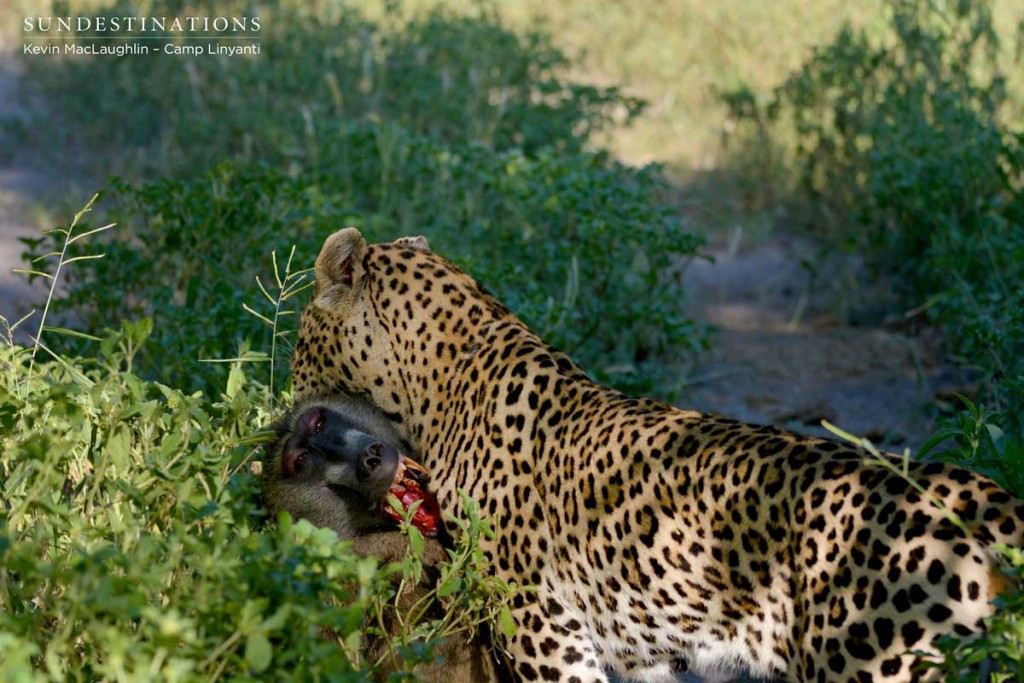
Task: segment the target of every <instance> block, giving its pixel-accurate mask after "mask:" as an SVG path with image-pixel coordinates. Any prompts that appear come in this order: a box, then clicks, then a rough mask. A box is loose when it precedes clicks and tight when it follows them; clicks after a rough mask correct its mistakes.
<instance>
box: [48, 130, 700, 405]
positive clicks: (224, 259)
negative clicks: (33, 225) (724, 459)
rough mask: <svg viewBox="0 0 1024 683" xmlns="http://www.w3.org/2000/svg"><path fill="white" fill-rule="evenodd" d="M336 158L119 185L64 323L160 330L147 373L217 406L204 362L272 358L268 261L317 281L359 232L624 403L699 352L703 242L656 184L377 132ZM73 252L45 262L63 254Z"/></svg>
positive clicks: (556, 156)
mask: <svg viewBox="0 0 1024 683" xmlns="http://www.w3.org/2000/svg"><path fill="white" fill-rule="evenodd" d="M382 137H387V138H388V142H387V145H386V151H384V149H385V146H382V145H381V143H380V140H381V138H382ZM335 144H336V145H337V147H338V149H339V152H338V157H336V158H337V159H338V161H337V164H338V165H337V167H327V168H324V169H322V170H320V172H319V173H318V174H316V175H313V174H305V175H302V176H299V177H295V178H293V177H289V176H285V175H283V174H281V173H280V172H278V171H275V170H273V169H269V168H266V167H262V166H260V167H256V166H243V167H238V166H235V165H231V164H221V165H219V166H218V167H217V168H215V169H213V170H212V171H210V172H209V173H207V174H205V175H204V176H201V177H199V178H196V179H194V180H192V181H189V182H182V181H162V182H156V183H150V184H144V185H141V186H137V187H136V186H130V185H125V184H119V185H118V186H117V187H116V189H115V191H114V192H113V197H112V199H113V202H112V203H111V205H110V208H109V209H108V211H107V217H108V219H109V220H111V221H115V222H116V223H117V226H116V227H115V228H114V229H113V230H111V231H110V232H111V233H112V234H113V239H110V240H109V241H108V242H107V243H106V244H105V245H104V247H103V249H104V251H105V257H104V258H103V259H98V260H94V261H87V262H82V263H79V264H76V266H77V267H76V268H75V269H73V270H71V271H70V272H69V274H68V275H67V278H68V279H67V283H68V284H67V287H66V293H65V295H64V297H63V298H62V299H60V300H58V301H55V302H54V304H53V309H54V310H55V311H56V312H58V313H60V312H68V313H73V314H74V315H75V316H76V317H77V318H78V321H79V324H80V326H81V327H82V329H84V330H85V331H90V332H96V331H98V330H100V329H102V328H103V327H105V326H106V325H108V324H109V321H112V320H121V319H125V318H132V317H140V316H143V315H146V316H152V317H153V318H154V319H155V321H156V326H155V331H154V336H155V339H154V341H156V342H157V343H156V344H153V345H150V346H149V347H147V349H146V350H144V351H143V354H142V355H141V356H140V357H139V359H138V363H137V370H138V371H139V372H142V373H144V374H146V375H147V376H152V377H157V378H159V379H160V380H161V381H163V382H166V383H169V384H171V385H172V386H181V387H189V386H192V387H196V388H205V389H210V388H211V387H213V386H219V385H222V382H223V374H224V372H226V370H225V369H224V367H223V366H220V365H209V364H199V363H198V361H199V359H213V358H228V357H233V356H234V355H235V353H236V350H237V349H238V348H239V347H240V345H241V344H242V343H243V342H244V341H245V340H246V339H250V340H252V341H253V343H254V344H255V345H256V346H257V347H258V348H266V347H268V346H269V343H268V341H269V335H270V332H269V330H267V328H266V327H265V326H263V325H262V324H261V323H260V321H258V320H257V319H256V318H255V317H253V316H251V315H250V314H248V313H247V312H246V311H244V310H243V308H242V302H250V303H252V302H257V301H258V300H259V299H260V296H259V289H258V285H257V283H256V280H255V277H256V276H259V277H260V278H261V281H262V282H274V278H273V272H272V265H271V262H270V253H271V251H272V250H275V249H276V250H277V251H278V253H279V254H282V253H287V250H288V248H289V247H290V245H296V246H297V250H296V253H295V257H294V263H296V264H312V263H313V261H314V259H315V258H316V254H317V252H318V250H319V248H320V246H321V244H322V243H323V239H324V238H325V236H326V235H328V234H330V233H331V232H333V231H334V230H337V229H339V228H341V227H343V226H346V225H356V226H359V227H361V228H362V229H363V230H364V232H366V233H367V235H368V237H370V238H371V239H380V240H389V239H393V238H394V237H396V236H399V235H402V234H420V233H422V234H425V235H426V236H427V237H428V238H429V239H430V241H431V243H432V245H433V247H434V249H436V250H437V251H438V252H439V253H442V254H445V255H446V256H449V257H451V258H453V259H454V260H455V261H456V262H460V263H461V264H462V265H464V266H465V267H466V268H468V269H469V270H470V272H472V273H473V274H474V275H475V276H477V277H478V278H479V279H480V280H481V281H482V282H483V283H484V284H485V285H486V286H488V287H489V288H491V289H492V290H493V291H494V292H495V294H496V295H497V296H498V297H499V298H500V299H502V300H503V301H505V302H506V303H507V304H508V305H509V306H510V307H511V308H512V309H513V310H515V311H516V312H517V313H519V314H520V315H522V316H523V317H524V318H525V319H526V320H527V322H528V323H530V324H531V325H532V326H534V328H535V329H536V330H537V331H538V332H539V333H540V334H541V335H542V336H544V337H545V338H546V339H547V340H549V341H550V342H552V343H554V344H556V345H557V346H559V347H561V348H564V349H565V350H566V351H567V352H568V353H570V354H572V355H573V356H574V357H576V358H577V359H578V360H579V361H580V362H581V363H583V364H584V366H585V367H587V368H589V369H590V370H592V371H593V372H595V373H597V374H598V375H601V376H606V377H612V378H613V379H614V380H617V381H618V383H619V385H620V386H624V387H626V388H638V387H639V388H644V387H647V386H648V384H645V382H646V383H650V382H651V381H652V377H653V376H654V374H653V373H654V372H656V369H655V368H654V363H653V361H654V360H656V359H658V358H664V357H666V356H669V355H673V356H677V355H678V354H680V353H688V352H693V351H694V350H696V348H697V345H698V344H699V340H700V338H701V335H700V333H699V330H698V329H697V328H696V326H695V325H694V324H693V323H692V322H691V321H690V320H689V319H687V318H686V317H685V315H684V313H683V311H682V306H681V305H680V301H679V299H680V290H679V282H678V279H679V275H680V274H681V270H682V265H683V263H684V260H685V259H686V258H688V257H689V256H691V255H692V253H693V252H694V250H695V249H696V246H697V240H696V239H695V238H694V237H693V236H692V235H691V234H689V233H687V232H685V231H684V230H683V229H682V227H681V226H680V225H679V224H678V222H677V221H676V219H675V218H674V217H673V216H672V214H671V212H670V211H669V209H668V208H667V207H665V206H663V205H659V204H658V203H657V201H656V199H657V195H658V193H659V192H660V191H661V189H662V185H661V180H660V178H659V176H658V174H657V171H656V169H654V168H648V169H641V170H633V169H629V168H626V167H623V166H621V165H619V164H616V163H614V162H610V161H608V160H607V159H605V158H604V157H603V156H601V155H594V154H589V153H579V154H573V155H564V154H561V153H559V152H557V151H554V150H546V151H543V152H540V153H539V154H538V155H536V156H534V157H528V156H526V155H525V154H523V153H522V152H520V151H510V152H505V153H495V152H491V151H489V150H486V149H484V148H481V147H474V146H467V147H462V148H457V147H452V146H448V145H445V144H443V143H440V142H438V141H436V140H433V139H425V138H420V137H417V136H414V135H411V134H409V133H408V132H407V131H405V130H404V129H401V128H397V127H388V128H384V127H381V126H373V125H356V126H353V127H352V128H350V129H348V130H346V131H345V133H344V134H343V135H342V136H340V137H339V138H338V139H337V140H336V141H335ZM386 155H387V156H386ZM424 179H429V180H428V181H425V180H424ZM59 238H60V236H59V235H54V236H52V238H51V241H48V242H46V243H45V244H39V245H35V246H36V248H38V249H42V250H45V251H51V250H55V249H56V245H55V244H54V243H53V240H57V239H59ZM90 248H91V247H90ZM72 253H73V254H80V253H82V252H80V251H73V252H72ZM294 308H295V307H294V306H292V307H291V308H290V310H294ZM282 327H284V328H289V327H291V328H294V325H293V324H291V321H290V320H288V321H283V322H282ZM168 350H173V352H171V353H168ZM279 360H280V361H282V362H286V360H287V358H286V355H285V354H281V355H280V356H279ZM644 361H648V362H646V363H645V362H644ZM278 371H279V372H283V373H284V374H286V368H278Z"/></svg>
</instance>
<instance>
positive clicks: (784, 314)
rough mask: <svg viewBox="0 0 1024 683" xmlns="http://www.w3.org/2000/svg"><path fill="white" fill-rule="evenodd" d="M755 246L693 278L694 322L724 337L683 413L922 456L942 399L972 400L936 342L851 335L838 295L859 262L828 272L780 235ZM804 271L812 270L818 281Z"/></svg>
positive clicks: (730, 247) (729, 249) (718, 247)
mask: <svg viewBox="0 0 1024 683" xmlns="http://www.w3.org/2000/svg"><path fill="white" fill-rule="evenodd" d="M750 242H751V240H749V239H748V240H744V239H743V236H742V234H741V233H734V234H733V235H731V236H729V237H728V238H724V237H719V238H717V240H713V241H712V245H711V247H710V249H709V250H708V251H709V252H710V253H711V254H712V255H713V256H714V257H715V261H714V262H713V263H708V262H697V263H694V264H693V265H691V266H690V268H689V269H688V271H687V274H686V278H685V284H686V290H687V291H686V297H687V302H688V305H689V306H691V310H692V313H693V315H695V316H697V317H698V318H699V319H703V320H706V321H708V322H710V323H711V324H713V325H715V326H716V327H717V328H718V330H719V332H718V334H717V335H715V336H714V337H713V338H712V343H711V345H712V350H711V352H710V353H709V354H708V355H707V356H706V358H704V360H703V362H702V364H701V365H700V366H699V367H698V369H697V371H696V375H695V377H694V381H693V382H692V384H691V387H690V389H689V390H688V391H687V392H685V395H684V396H682V397H681V398H680V399H679V400H678V401H677V402H678V403H679V404H680V405H684V406H687V407H693V408H696V409H699V410H707V411H713V412H717V413H721V414H724V415H727V416H730V417H735V418H739V419H742V420H747V421H750V422H757V423H771V424H776V425H780V426H785V427H789V428H791V429H795V430H797V431H802V432H805V433H810V434H818V435H826V434H827V432H826V431H825V430H824V429H823V428H822V427H821V426H820V422H821V420H822V419H826V420H828V421H830V422H832V423H833V424H836V425H838V426H839V427H842V428H843V429H845V430H846V431H849V432H852V433H854V434H857V435H859V436H866V437H868V438H870V439H871V440H872V441H874V442H876V443H883V444H885V445H886V446H888V447H890V448H893V449H898V450H900V449H902V448H903V447H904V446H910V447H911V448H915V449H916V448H917V447H918V446H920V445H921V443H922V442H923V441H924V439H926V438H927V437H928V436H929V434H930V433H931V432H932V431H933V428H934V424H933V418H934V415H935V413H936V411H935V409H934V403H935V401H936V399H937V398H938V399H940V400H942V399H944V398H945V397H947V396H949V395H950V394H951V392H952V391H958V390H959V391H964V390H965V389H966V386H965V382H964V381H963V379H962V378H961V377H960V376H958V373H957V372H956V371H955V370H954V369H953V368H952V367H950V366H949V365H948V364H947V363H946V362H944V361H943V356H942V354H941V353H939V352H938V348H937V344H936V343H934V342H932V341H931V340H932V339H934V337H933V336H930V335H927V334H926V335H924V336H910V335H908V334H906V333H905V332H903V331H901V330H900V329H899V325H887V326H881V327H854V326H850V325H848V324H845V323H844V322H843V320H844V319H845V318H846V315H845V312H844V311H843V308H844V302H843V298H842V293H841V292H842V290H841V289H840V288H839V287H837V286H835V284H834V283H835V280H836V279H837V277H836V276H837V275H838V274H839V273H847V272H850V271H851V269H853V270H856V269H857V268H858V265H857V263H856V262H853V261H851V259H849V258H842V257H837V256H834V255H833V256H830V257H827V258H826V260H825V261H822V260H821V259H822V256H821V254H820V253H818V252H817V251H816V249H815V247H814V245H813V244H812V243H810V242H809V241H807V240H803V239H799V238H794V237H791V236H787V235H784V234H777V233H776V234H772V235H769V236H767V237H761V238H758V239H757V240H756V243H750ZM804 260H809V261H813V262H815V264H816V270H817V272H818V273H819V275H818V276H817V277H812V275H811V271H810V270H808V269H807V268H805V267H804V266H803V265H801V262H802V261H804ZM896 322H897V323H899V322H900V321H899V320H898V319H897V320H896Z"/></svg>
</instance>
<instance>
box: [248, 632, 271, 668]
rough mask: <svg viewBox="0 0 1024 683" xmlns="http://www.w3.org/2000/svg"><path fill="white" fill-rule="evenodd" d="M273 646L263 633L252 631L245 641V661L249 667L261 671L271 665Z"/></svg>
mask: <svg viewBox="0 0 1024 683" xmlns="http://www.w3.org/2000/svg"><path fill="white" fill-rule="evenodd" d="M272 655H273V648H272V647H271V645H270V641H269V640H267V637H266V636H265V635H263V634H262V633H250V634H249V637H248V638H247V639H246V641H245V661H246V663H247V664H248V665H249V668H250V669H252V670H253V671H255V672H256V673H259V672H261V671H266V669H267V667H268V666H270V660H271V657H272Z"/></svg>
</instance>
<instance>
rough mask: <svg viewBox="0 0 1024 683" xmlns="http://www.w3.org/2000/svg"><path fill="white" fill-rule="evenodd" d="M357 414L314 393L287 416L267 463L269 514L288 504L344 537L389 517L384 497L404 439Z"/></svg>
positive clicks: (293, 511)
mask: <svg viewBox="0 0 1024 683" xmlns="http://www.w3.org/2000/svg"><path fill="white" fill-rule="evenodd" d="M344 400H345V401H346V402H347V401H349V400H351V399H348V398H347V397H346V398H345V399H344ZM346 407H347V405H346ZM358 415H359V413H358V412H357V413H356V414H355V415H354V416H352V415H351V411H349V410H344V411H343V410H339V409H338V408H337V406H335V405H334V404H333V399H321V400H316V399H313V400H309V401H304V402H301V403H299V404H298V405H296V406H295V407H294V408H292V410H291V411H289V412H288V414H286V415H285V416H284V418H283V419H282V420H281V421H280V423H279V424H278V426H277V432H278V438H277V439H276V440H275V441H274V443H273V444H272V445H271V446H270V448H269V449H268V451H267V454H266V458H265V460H264V464H263V494H264V499H265V501H266V504H267V508H268V509H269V510H270V512H271V514H273V515H276V514H277V513H278V512H280V511H281V510H287V511H288V512H289V513H291V515H292V516H293V517H295V518H303V519H308V520H309V521H310V522H312V523H314V524H316V525H318V526H326V527H330V528H332V529H334V530H335V531H336V532H337V533H338V535H339V536H340V537H341V538H351V537H353V536H357V535H360V534H363V533H366V532H369V531H372V530H374V529H378V528H385V527H387V526H389V525H390V524H391V522H390V521H389V520H388V518H386V517H385V516H384V515H383V513H382V510H381V504H382V500H383V499H384V497H385V496H386V494H387V492H388V490H389V489H390V487H391V485H392V482H393V481H394V479H395V473H396V471H397V469H398V465H399V462H400V460H401V455H400V444H399V443H398V442H397V439H388V438H381V437H380V436H379V435H375V434H372V433H370V432H369V431H367V429H368V427H366V426H364V425H362V424H360V423H359V422H358V421H357V418H358ZM371 429H372V427H371Z"/></svg>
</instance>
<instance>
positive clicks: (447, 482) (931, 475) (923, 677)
mask: <svg viewBox="0 0 1024 683" xmlns="http://www.w3.org/2000/svg"><path fill="white" fill-rule="evenodd" d="M623 258H628V256H626V255H623ZM313 270H314V278H313V279H314V280H315V285H314V287H313V293H312V294H311V298H310V300H309V302H308V304H307V305H306V306H305V308H304V310H303V312H302V315H301V319H300V322H299V332H298V336H297V339H296V344H295V349H294V353H293V357H292V380H293V388H294V392H295V394H296V395H297V396H302V395H309V394H316V393H331V392H336V391H343V392H348V393H352V394H357V395H360V396H363V397H365V398H367V399H368V400H370V401H371V402H372V403H374V404H375V405H377V406H378V407H379V408H380V409H381V410H382V411H383V413H384V415H385V416H386V417H387V418H388V419H389V420H390V421H391V422H392V423H393V425H394V426H395V429H396V430H397V431H398V433H400V434H401V435H402V438H403V439H405V440H407V441H408V442H409V443H410V444H411V445H412V447H413V448H415V449H416V450H417V452H419V453H420V454H421V457H422V462H423V464H424V466H425V467H426V468H427V469H428V470H429V471H430V472H431V476H432V477H433V482H434V485H435V487H436V492H437V495H438V499H439V501H440V503H441V505H442V507H443V508H444V509H446V510H449V511H450V512H451V513H452V514H455V515H458V514H460V506H461V503H460V497H459V495H458V494H459V492H460V491H463V492H465V493H466V494H468V496H469V497H470V498H471V499H472V500H474V501H476V503H477V504H478V505H479V506H480V510H481V514H483V515H487V516H489V517H490V519H491V520H492V521H493V524H494V527H495V530H496V533H495V535H494V538H493V539H490V540H485V541H484V542H483V550H484V552H486V553H487V556H488V557H489V558H490V560H491V562H492V567H493V571H494V573H495V575H497V576H498V577H500V578H503V579H505V580H507V581H510V582H514V583H516V584H518V585H524V586H531V587H532V590H530V591H522V592H520V593H519V594H518V595H517V596H516V598H515V600H514V602H513V608H512V617H513V621H514V623H515V626H516V629H515V632H514V634H513V635H511V636H510V637H509V639H508V642H507V643H506V648H507V652H508V654H509V655H510V656H511V661H512V665H513V667H514V675H515V678H516V680H520V681H566V682H570V683H597V682H603V681H606V680H609V678H608V677H609V675H610V674H615V675H617V676H619V677H620V679H625V680H635V681H668V680H673V679H674V678H675V677H676V676H678V675H680V674H681V673H683V672H691V673H693V674H697V675H699V676H702V677H704V679H705V680H708V681H724V680H730V679H731V678H732V677H735V676H748V677H754V678H760V679H768V680H782V681H796V682H810V681H819V682H820V681H850V682H857V683H881V682H885V683H895V682H897V681H899V682H905V681H915V682H916V681H933V680H937V679H938V676H939V674H938V673H937V672H936V670H935V669H934V668H929V667H925V666H922V665H923V664H924V663H927V662H929V661H934V660H935V659H936V658H938V657H939V652H938V649H937V639H939V638H940V637H941V636H944V635H952V636H956V637H961V638H967V637H974V636H976V635H978V634H980V633H982V632H983V631H984V628H985V624H984V620H985V619H986V618H987V617H989V616H990V615H991V614H993V611H994V606H993V605H992V602H991V601H992V600H993V598H994V597H995V596H996V595H997V594H998V593H1000V592H1002V591H1004V590H1005V589H1006V588H1007V587H1008V579H1007V575H1006V574H1005V573H1004V572H1003V571H1002V570H1001V569H1000V565H999V560H998V556H997V553H996V552H995V551H994V550H993V546H994V545H995V544H997V543H999V544H1006V545H1008V546H1011V547H1021V546H1022V545H1024V502H1022V501H1021V500H1020V499H1018V498H1016V497H1015V496H1013V495H1012V494H1010V493H1008V492H1007V491H1006V490H1004V489H1003V488H1001V487H1000V486H999V485H997V484H996V483H994V482H993V481H992V480H990V479H989V478H986V477H985V476H983V475H981V474H978V473H975V472H972V471H970V470H968V469H963V468H960V467H956V466H954V465H951V464H947V463H941V462H917V461H914V460H912V459H907V460H901V459H900V458H899V457H898V456H889V455H882V456H880V457H878V458H876V457H874V456H873V455H872V454H871V453H870V452H869V451H867V450H865V448H864V447H863V446H861V445H858V444H853V443H846V442H844V441H838V440H831V439H825V438H818V437H812V436H805V435H800V434H797V433H794V432H791V431H787V430H785V429H781V428H779V427H776V426H759V425H754V424H748V423H745V422H741V421H738V420H734V419H729V418H727V417H723V416H720V415H716V414H710V413H702V412H699V411H695V410H688V409H683V408H677V407H673V406H670V405H667V404H665V403H662V402H659V401H657V400H654V399H650V398H643V397H634V396H630V395H627V394H625V393H622V392H620V391H617V390H614V389H612V388H608V387H605V386H602V385H600V384H598V383H596V382H594V381H592V380H591V379H590V377H589V376H588V375H587V373H586V372H585V371H584V370H583V369H582V368H581V367H579V366H578V365H577V364H576V363H574V362H573V361H572V359H571V358H570V357H569V356H568V355H567V354H565V353H564V352H562V351H560V350H558V349H555V348H553V347H552V346H550V345H549V344H547V343H545V342H544V341H543V340H542V339H541V338H540V337H539V336H538V335H537V334H536V333H534V332H533V331H532V330H531V329H530V328H529V327H528V326H527V325H526V324H525V323H524V322H522V321H521V320H520V319H519V318H518V317H517V316H516V315H514V314H513V313H512V312H510V311H509V310H508V309H507V308H506V307H505V306H504V305H503V304H502V303H501V302H500V301H499V300H498V299H497V298H496V297H495V296H493V295H492V294H491V293H490V292H489V291H488V290H486V289H485V288H484V287H483V286H481V285H480V284H479V283H478V282H477V281H476V280H475V279H474V278H473V277H472V276H470V275H469V274H468V273H467V272H465V271H464V270H462V269H461V268H459V267H458V266H456V265H455V264H454V263H452V262H451V261H450V260H448V259H446V258H444V257H443V256H441V255H438V254H436V253H434V252H433V251H432V250H431V249H430V245H429V243H428V242H427V240H426V239H425V238H423V237H422V236H417V237H404V238H401V239H398V240H396V241H394V242H387V243H375V244H369V243H367V241H366V239H365V238H364V237H363V236H362V234H361V233H360V231H359V230H358V229H356V228H345V229H342V230H339V231H337V232H335V233H334V234H332V235H330V236H329V237H328V238H327V239H326V241H325V242H324V244H323V247H322V249H321V251H320V253H319V255H318V256H317V258H316V261H315V265H314V269H313Z"/></svg>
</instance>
